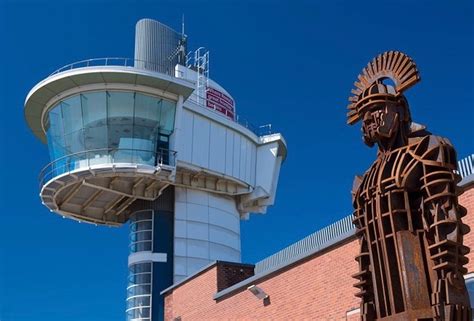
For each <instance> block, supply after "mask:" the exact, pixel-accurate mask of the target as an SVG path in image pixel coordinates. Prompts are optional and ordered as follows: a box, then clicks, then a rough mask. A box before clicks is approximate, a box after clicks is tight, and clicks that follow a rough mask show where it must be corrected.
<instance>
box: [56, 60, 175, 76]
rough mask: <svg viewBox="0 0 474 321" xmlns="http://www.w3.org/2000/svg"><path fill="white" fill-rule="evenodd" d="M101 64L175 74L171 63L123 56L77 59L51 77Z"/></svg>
mask: <svg viewBox="0 0 474 321" xmlns="http://www.w3.org/2000/svg"><path fill="white" fill-rule="evenodd" d="M100 66H117V67H130V68H138V69H146V70H152V71H159V72H162V73H165V74H168V75H171V76H174V66H173V65H171V64H159V63H155V62H151V61H145V60H140V59H133V58H123V57H106V58H92V59H86V60H81V61H76V62H73V63H70V64H67V65H65V66H63V67H61V68H59V69H57V70H55V71H54V72H53V73H51V74H50V75H49V76H50V77H51V76H53V75H55V74H58V73H60V72H63V71H68V70H72V69H77V68H87V67H100Z"/></svg>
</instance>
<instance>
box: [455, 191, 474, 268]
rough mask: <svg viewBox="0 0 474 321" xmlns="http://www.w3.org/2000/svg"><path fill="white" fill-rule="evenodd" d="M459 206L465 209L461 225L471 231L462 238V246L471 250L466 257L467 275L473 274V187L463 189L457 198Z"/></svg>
mask: <svg viewBox="0 0 474 321" xmlns="http://www.w3.org/2000/svg"><path fill="white" fill-rule="evenodd" d="M458 200H459V204H461V205H462V206H464V207H465V208H466V209H467V215H466V216H465V217H464V218H463V219H462V220H463V223H465V224H467V225H469V227H470V228H471V231H470V232H469V233H468V234H467V235H465V236H464V244H466V245H467V246H469V247H470V248H471V252H469V254H468V255H467V257H468V258H469V263H468V264H467V265H466V267H467V270H468V273H471V272H474V185H471V186H469V188H467V189H465V191H464V193H462V194H461V195H460V196H459V198H458Z"/></svg>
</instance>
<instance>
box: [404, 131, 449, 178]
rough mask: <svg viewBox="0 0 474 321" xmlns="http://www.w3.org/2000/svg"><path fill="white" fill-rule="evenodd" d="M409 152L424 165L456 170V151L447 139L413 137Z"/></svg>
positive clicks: (432, 136) (430, 136)
mask: <svg viewBox="0 0 474 321" xmlns="http://www.w3.org/2000/svg"><path fill="white" fill-rule="evenodd" d="M408 148H409V152H410V154H412V155H413V157H414V158H415V159H417V160H419V161H420V162H422V163H423V164H424V165H427V166H438V167H446V168H449V169H451V170H455V169H456V150H455V149H454V147H453V145H452V144H451V142H450V141H449V139H447V138H445V137H441V136H436V135H432V134H429V135H426V136H421V137H413V138H411V139H410V141H409V147H408Z"/></svg>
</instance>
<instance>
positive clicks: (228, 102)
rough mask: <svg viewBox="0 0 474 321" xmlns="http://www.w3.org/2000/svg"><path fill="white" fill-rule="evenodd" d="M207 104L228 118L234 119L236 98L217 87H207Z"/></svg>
mask: <svg viewBox="0 0 474 321" xmlns="http://www.w3.org/2000/svg"><path fill="white" fill-rule="evenodd" d="M206 106H207V107H208V108H211V109H214V110H216V111H218V112H220V113H222V114H224V115H225V116H227V117H228V118H230V119H232V120H234V117H235V107H234V106H235V104H234V100H233V99H232V98H230V97H229V96H227V95H226V94H224V93H223V92H220V91H219V90H217V89H214V88H211V87H207V89H206Z"/></svg>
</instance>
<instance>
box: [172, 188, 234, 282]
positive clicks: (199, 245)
mask: <svg viewBox="0 0 474 321" xmlns="http://www.w3.org/2000/svg"><path fill="white" fill-rule="evenodd" d="M215 260H224V261H232V262H240V218H239V213H238V211H237V208H236V205H235V200H234V199H233V198H232V197H229V196H223V195H219V194H214V193H208V192H203V191H199V190H194V189H187V188H180V187H176V189H175V231H174V283H176V282H179V281H180V280H182V279H183V278H185V277H186V276H188V275H191V274H193V273H194V272H196V271H197V270H199V269H200V268H202V267H203V266H205V265H207V264H209V263H210V262H212V261H215Z"/></svg>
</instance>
